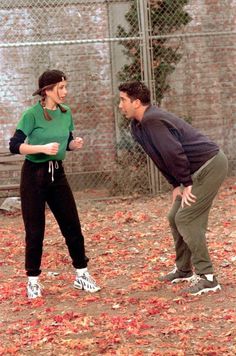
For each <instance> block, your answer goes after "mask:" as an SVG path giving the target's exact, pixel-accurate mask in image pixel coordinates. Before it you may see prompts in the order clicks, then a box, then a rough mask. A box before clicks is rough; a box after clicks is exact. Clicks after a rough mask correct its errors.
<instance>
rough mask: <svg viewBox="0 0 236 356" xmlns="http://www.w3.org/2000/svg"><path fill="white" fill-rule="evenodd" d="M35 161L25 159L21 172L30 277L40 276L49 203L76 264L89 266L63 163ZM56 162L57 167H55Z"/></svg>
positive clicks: (77, 266)
mask: <svg viewBox="0 0 236 356" xmlns="http://www.w3.org/2000/svg"><path fill="white" fill-rule="evenodd" d="M50 165H51V167H50V168H51V170H50V169H49V162H45V163H33V162H30V161H29V160H27V159H26V160H25V162H24V164H23V167H22V171H21V186H20V193H21V206H22V216H23V221H24V225H25V233H26V236H25V241H26V251H25V269H26V274H27V275H28V276H38V275H39V274H40V273H41V270H40V265H41V259H42V252H43V239H44V232H45V207H46V203H47V204H48V206H49V208H50V209H51V211H52V213H53V215H54V216H55V218H56V220H57V222H58V225H59V227H60V230H61V233H62V235H63V236H64V238H65V241H66V244H67V247H68V250H69V254H70V257H71V259H72V264H73V266H74V267H75V268H85V267H86V266H87V262H88V258H87V257H86V255H85V248H84V237H83V234H82V231H81V226H80V220H79V216H78V212H77V208H76V204H75V200H74V197H73V194H72V191H71V188H70V186H69V184H68V181H67V178H66V175H65V172H64V168H63V165H62V162H61V161H59V162H56V161H52V163H50ZM52 165H53V167H52Z"/></svg>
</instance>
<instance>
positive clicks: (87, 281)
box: [74, 271, 101, 293]
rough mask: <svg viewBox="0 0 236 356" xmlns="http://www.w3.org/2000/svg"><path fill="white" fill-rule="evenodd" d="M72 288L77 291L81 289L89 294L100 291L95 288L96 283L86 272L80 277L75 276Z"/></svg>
mask: <svg viewBox="0 0 236 356" xmlns="http://www.w3.org/2000/svg"><path fill="white" fill-rule="evenodd" d="M74 287H75V288H77V289H83V290H85V291H86V292H90V293H95V292H98V291H99V290H100V289H101V288H100V287H99V286H97V284H96V282H95V281H94V279H93V278H92V277H91V276H90V274H89V272H88V271H86V272H84V273H83V274H82V276H78V275H77V276H76V279H75V281H74Z"/></svg>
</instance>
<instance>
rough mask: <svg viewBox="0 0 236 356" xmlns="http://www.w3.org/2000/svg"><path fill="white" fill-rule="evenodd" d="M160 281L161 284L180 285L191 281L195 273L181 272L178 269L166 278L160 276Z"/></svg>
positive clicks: (166, 275) (165, 276)
mask: <svg viewBox="0 0 236 356" xmlns="http://www.w3.org/2000/svg"><path fill="white" fill-rule="evenodd" d="M158 279H159V281H161V282H171V283H179V282H184V281H188V282H189V281H191V280H192V279H193V272H192V271H189V272H182V271H179V270H178V269H177V268H176V267H175V268H174V269H173V271H171V272H170V273H168V274H165V275H164V276H160V277H159V278H158Z"/></svg>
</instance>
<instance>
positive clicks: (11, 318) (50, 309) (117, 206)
mask: <svg viewBox="0 0 236 356" xmlns="http://www.w3.org/2000/svg"><path fill="white" fill-rule="evenodd" d="M169 204H170V195H169V194H163V195H161V196H159V197H156V198H145V197H143V198H137V199H123V200H107V201H104V200H103V201H80V202H78V208H79V213H80V218H81V222H82V226H83V231H84V235H85V238H86V249H87V254H88V256H89V257H90V263H89V269H90V272H91V274H92V275H93V276H94V277H95V279H96V280H97V282H98V283H99V284H100V285H101V286H102V290H101V291H100V292H99V293H96V294H88V293H85V292H83V291H78V290H75V289H73V287H72V284H73V279H74V271H73V268H72V267H71V263H70V259H69V257H68V253H67V249H66V246H65V244H64V241H63V238H62V237H61V234H60V232H59V230H58V227H57V225H56V223H55V220H54V218H53V216H52V215H51V213H50V212H49V211H48V212H47V228H46V236H45V247H44V255H43V265H42V267H43V273H42V275H41V282H42V284H43V285H44V291H43V292H44V293H43V298H40V299H37V300H33V301H29V300H27V298H26V295H25V286H26V277H25V272H24V230H23V224H22V219H21V215H20V214H11V215H9V214H6V213H4V214H3V213H1V216H0V218H1V225H0V281H1V283H0V355H4V356H6V355H30V356H31V355H32V356H33V355H38V356H40V355H47V356H48V355H57V356H60V355H68V356H73V355H79V356H83V355H88V356H98V355H107V356H108V355H109V356H110V355H119V356H143V355H152V356H158V355H164V356H170V355H172V356H174V355H178V356H182V355H186V356H188V355H194V356H195V355H209V356H214V355H217V356H218V355H219V356H221V355H232V356H233V355H235V354H236V324H235V323H236V285H235V281H236V229H235V228H236V179H235V178H231V179H227V181H226V182H225V184H224V186H223V187H222V189H221V191H220V193H219V195H218V197H217V199H216V200H215V203H214V206H213V209H212V211H211V216H210V224H209V229H208V233H207V237H208V242H209V248H210V251H211V256H212V259H213V262H214V266H215V270H216V273H217V276H218V279H219V281H220V283H221V285H222V291H221V292H217V293H213V294H207V295H204V296H199V297H189V296H188V297H187V296H183V295H181V289H182V288H183V284H182V285H171V284H166V283H161V282H159V281H158V279H157V278H158V276H159V275H160V274H161V273H164V272H167V271H169V270H170V269H172V268H173V264H174V251H173V244H172V238H171V235H170V230H169V228H168V224H167V221H166V213H167V211H168V207H169Z"/></svg>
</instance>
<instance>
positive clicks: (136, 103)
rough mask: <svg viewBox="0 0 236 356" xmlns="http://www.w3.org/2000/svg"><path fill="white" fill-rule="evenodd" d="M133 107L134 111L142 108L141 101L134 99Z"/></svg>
mask: <svg viewBox="0 0 236 356" xmlns="http://www.w3.org/2000/svg"><path fill="white" fill-rule="evenodd" d="M134 106H135V109H138V108H140V106H142V103H141V101H140V100H139V99H135V100H134Z"/></svg>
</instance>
